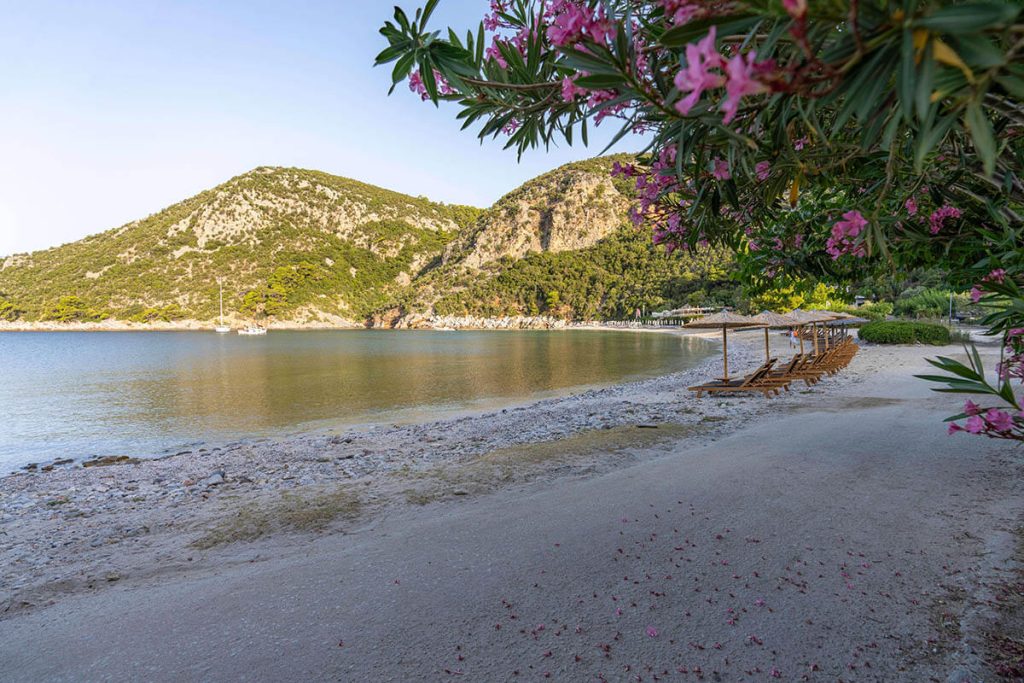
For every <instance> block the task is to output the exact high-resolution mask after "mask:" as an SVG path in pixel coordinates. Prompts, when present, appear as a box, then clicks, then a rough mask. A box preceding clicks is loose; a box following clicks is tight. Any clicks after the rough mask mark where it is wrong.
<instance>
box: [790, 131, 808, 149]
mask: <svg viewBox="0 0 1024 683" xmlns="http://www.w3.org/2000/svg"><path fill="white" fill-rule="evenodd" d="M808 142H810V139H809V138H808V137H807V136H806V135H805V136H804V137H802V138H800V139H799V140H797V141H796V142H794V143H793V149H795V150H796V151H798V152H799V151H800V150H802V149H803V148H804V145H806V144H807V143H808Z"/></svg>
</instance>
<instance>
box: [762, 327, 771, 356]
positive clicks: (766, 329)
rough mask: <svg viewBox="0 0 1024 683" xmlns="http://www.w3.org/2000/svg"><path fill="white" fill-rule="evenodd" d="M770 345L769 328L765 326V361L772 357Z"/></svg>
mask: <svg viewBox="0 0 1024 683" xmlns="http://www.w3.org/2000/svg"><path fill="white" fill-rule="evenodd" d="M769 348H770V347H769V346H768V328H767V327H766V328H764V362H765V363H767V362H768V361H770V360H771V359H772V352H771V351H770V350H769Z"/></svg>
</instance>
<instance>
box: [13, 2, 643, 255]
mask: <svg viewBox="0 0 1024 683" xmlns="http://www.w3.org/2000/svg"><path fill="white" fill-rule="evenodd" d="M422 1H423V0H399V4H402V5H403V7H404V8H405V9H407V10H414V9H415V8H416V7H418V6H420V4H421V3H422ZM392 4H393V3H392V2H378V1H377V0H292V1H289V2H284V1H280V0H279V1H277V2H268V1H264V0H247V1H245V2H235V1H233V0H222V1H219V2H193V1H171V0H167V1H165V2H152V1H148V0H134V1H128V0H124V1H121V2H109V1H103V0H92V1H90V2H78V1H71V0H67V1H65V2H56V1H50V0H33V1H32V2H23V1H21V0H18V1H15V0H0V17H2V18H3V19H2V21H0V256H2V255H6V254H11V253H18V252H24V251H31V250H36V249H42V248H46V247H51V246H56V245H58V244H63V243H66V242H71V241H74V240H77V239H80V238H82V237H84V236H86V235H89V234H93V233H96V232H100V231H103V230H106V229H109V228H113V227H116V226H119V225H122V224H124V223H126V222H128V221H131V220H134V219H137V218H143V217H145V216H147V215H149V214H152V213H155V212H157V211H159V210H160V209H162V208H164V207H166V206H169V205H171V204H174V203H175V202H178V201H180V200H182V199H185V198H187V197H190V196H192V195H194V194H196V193H198V192H200V191H201V190H204V189H207V188H209V187H212V186H214V185H217V184H219V183H221V182H224V181H225V180H227V179H229V178H231V177H233V176H236V175H238V174H240V173H244V172H246V171H248V170H250V169H252V168H254V167H256V166H263V165H266V166H296V167H301V168H310V169H317V170H321V171H326V172H328V173H334V174H336V175H341V176H346V177H350V178H355V179H357V180H361V181H364V182H368V183H372V184H374V185H380V186H382V187H386V188H389V189H393V190H397V191H400V192H405V193H407V194H411V195H425V196H427V197H429V198H431V199H433V200H435V201H444V202H451V203H461V204H472V205H475V206H481V207H486V206H490V205H491V204H492V203H494V201H495V200H497V199H498V198H499V197H500V196H501V195H503V194H505V193H506V192H508V191H510V190H512V189H514V188H515V187H516V186H518V185H519V184H521V183H522V182H523V181H525V180H527V179H529V178H532V177H534V176H536V175H539V174H541V173H543V172H545V171H547V170H550V169H551V168H554V167H556V166H558V165H560V164H563V163H566V162H568V161H573V160H576V159H583V158H587V157H590V156H593V155H595V154H598V153H599V152H601V151H602V150H603V149H604V146H605V144H606V143H607V141H608V140H609V139H610V138H611V137H612V136H613V135H614V133H615V130H614V122H612V121H609V122H608V123H607V124H605V126H604V129H603V130H602V129H600V128H599V129H597V131H595V133H594V134H592V135H591V139H590V147H589V148H584V147H582V146H579V147H574V148H568V147H564V146H563V147H561V148H553V149H551V150H549V151H544V150H543V149H540V150H536V151H533V152H530V153H528V154H527V155H526V156H524V158H523V160H522V162H517V159H516V154H515V152H514V151H513V150H508V151H503V150H502V149H501V147H502V144H501V142H499V141H488V142H485V143H484V144H483V145H482V146H481V144H480V142H479V140H478V139H477V137H476V135H475V134H474V133H472V132H469V131H460V130H459V127H460V125H461V124H460V123H459V122H457V121H456V120H455V114H456V113H457V109H456V108H455V107H454V106H451V105H448V106H446V105H444V104H442V105H441V107H440V108H439V109H435V108H434V107H433V105H431V104H429V103H423V102H421V101H420V100H419V98H418V97H417V96H416V95H414V94H413V93H411V92H409V90H408V89H407V88H406V87H405V86H404V85H400V86H399V88H397V89H396V90H395V94H394V95H393V96H391V97H388V96H387V90H388V87H389V86H390V69H388V68H386V67H380V68H373V58H374V57H375V56H376V54H377V53H378V52H379V51H380V50H381V49H383V48H384V47H385V46H386V41H385V40H384V38H383V37H382V36H380V34H379V33H378V32H377V30H378V29H379V27H380V26H381V24H383V22H384V21H385V20H386V19H389V18H390V17H391V12H392V9H391V8H392ZM487 5H488V3H487V2H486V0H441V2H440V4H439V7H438V9H437V11H436V12H435V15H434V17H433V18H432V19H431V25H432V26H433V27H435V28H444V27H446V26H453V27H455V28H457V29H459V33H460V34H464V33H465V29H467V28H470V27H476V25H477V24H478V22H479V21H480V18H481V16H482V15H483V14H484V13H485V12H486V11H487ZM630 144H631V141H630V140H628V139H626V140H624V141H622V142H621V143H620V145H619V146H618V147H617V148H616V151H628V150H629V149H630ZM633 144H634V146H637V145H635V141H633Z"/></svg>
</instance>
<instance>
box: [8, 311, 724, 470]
mask: <svg viewBox="0 0 1024 683" xmlns="http://www.w3.org/2000/svg"><path fill="white" fill-rule="evenodd" d="M709 352H710V347H708V346H707V344H706V342H703V341H702V340H699V339H684V338H679V337H676V336H670V335H661V334H633V333H627V332H603V331H565V332H390V331H388V332H374V331H340V332H270V333H269V334H268V335H267V336H265V337H240V336H238V335H235V334H231V335H217V334H214V333H212V332H166V333H162V332H138V333H132V332H122V333H95V332H94V333H88V332H52V333H50V332H38V333H37V332H33V333H4V334H0V471H10V470H12V469H15V468H17V467H20V466H22V465H24V464H26V463H29V462H41V461H46V460H52V459H54V458H58V457H73V458H76V459H82V458H85V457H89V456H94V455H111V454H132V455H159V454H161V453H166V452H169V451H171V452H173V451H175V450H180V449H183V448H188V447H190V446H194V445H195V444H197V443H206V444H219V443H225V442H228V441H232V440H237V439H240V438H249V437H264V436H271V437H273V436H279V435H283V434H287V433H293V432H298V431H302V430H307V429H320V428H327V427H331V426H333V425H351V424H360V423H373V422H383V421H407V420H415V419H423V418H426V417H432V416H435V415H439V414H443V413H445V412H448V411H457V410H462V409H473V408H486V407H491V406H494V405H500V404H503V403H509V402H514V401H517V400H522V399H524V398H528V397H532V396H537V395H544V394H553V393H560V392H565V391H567V390H569V389H571V388H573V387H581V386H586V385H599V384H606V383H610V382H615V381H618V380H622V379H625V378H631V377H640V376H647V375H652V374H656V373H662V372H667V371H674V370H680V369H684V368H686V367H689V366H691V365H693V364H694V363H696V362H698V361H700V360H702V359H703V358H704V357H705V356H707V355H708V353H709Z"/></svg>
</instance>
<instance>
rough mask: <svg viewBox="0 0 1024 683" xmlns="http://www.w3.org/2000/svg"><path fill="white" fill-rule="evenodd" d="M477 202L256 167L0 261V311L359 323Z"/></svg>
mask: <svg viewBox="0 0 1024 683" xmlns="http://www.w3.org/2000/svg"><path fill="white" fill-rule="evenodd" d="M478 215H479V210H478V209H474V208H471V207H464V206H449V205H444V204H438V203H434V202H430V201H428V200H426V199H422V198H415V197H409V196H407V195H403V194H400V193H397V192H391V191H389V190H384V189H381V188H378V187H374V186H372V185H367V184H364V183H360V182H357V181H354V180H348V179H346V178H339V177H336V176H331V175H328V174H326V173H320V172H317V171H305V170H299V169H285V168H257V169H255V170H253V171H251V172H249V173H246V174H244V175H241V176H238V177H237V178H233V179H231V180H229V181H228V182H226V183H224V184H223V185H220V186H218V187H215V188H213V189H212V190H208V191H206V192H203V193H201V194H199V195H197V196H195V197H192V198H191V199H187V200H185V201H183V202H181V203H179V204H175V205H174V206H171V207H169V208H167V209H164V210H163V211H160V212H159V213H156V214H154V215H152V216H150V217H148V218H146V219H144V220H141V221H136V222H133V223H129V224H127V225H124V226H122V227H120V228H116V229H114V230H109V231H107V232H104V233H100V234H98V235H93V236H90V237H87V238H85V239H83V240H80V241H78V242H75V243H72V244H68V245H64V246H61V247H56V248H53V249H48V250H46V251H40V252H35V253H33V254H29V255H24V256H14V257H10V258H8V259H6V260H5V261H3V262H2V265H0V268H2V270H0V292H2V293H3V294H2V295H0V301H5V302H6V304H4V303H0V315H5V314H4V310H5V306H9V307H10V308H8V309H7V313H6V317H8V318H13V317H14V315H15V313H14V312H15V311H17V312H20V313H19V315H20V317H22V318H24V319H27V320H47V319H55V320H86V319H97V318H101V317H115V318H118V319H134V320H139V319H144V318H154V317H163V318H167V317H170V318H185V317H187V318H196V319H200V320H205V319H210V318H212V317H213V316H214V315H215V312H216V300H217V279H218V278H222V279H223V281H224V288H225V305H226V307H227V308H228V309H230V310H231V311H238V312H239V314H240V315H241V316H244V317H260V316H264V315H270V316H277V317H288V318H295V317H298V318H303V319H317V318H318V317H320V316H323V315H334V316H339V317H343V318H350V319H361V318H363V317H365V315H366V314H367V313H368V312H369V311H371V310H373V309H375V308H378V307H380V306H382V305H385V304H386V303H387V302H388V301H389V299H390V297H391V296H392V295H393V293H394V292H395V291H397V290H400V289H402V288H403V287H404V286H406V285H407V284H408V283H409V282H411V281H412V279H413V278H415V277H416V276H417V275H418V274H419V273H420V272H421V271H422V270H423V269H425V268H427V267H428V266H429V265H431V263H432V262H433V261H434V260H435V259H437V257H438V255H439V254H440V251H441V249H442V248H443V247H444V245H445V244H447V243H448V242H449V241H451V239H452V238H453V237H454V236H455V235H456V234H457V233H458V232H459V231H460V230H462V229H464V228H466V227H467V226H469V225H471V224H472V223H473V222H474V221H475V219H476V218H477V216H478Z"/></svg>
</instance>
